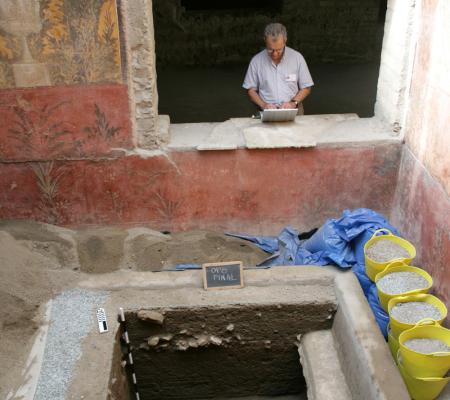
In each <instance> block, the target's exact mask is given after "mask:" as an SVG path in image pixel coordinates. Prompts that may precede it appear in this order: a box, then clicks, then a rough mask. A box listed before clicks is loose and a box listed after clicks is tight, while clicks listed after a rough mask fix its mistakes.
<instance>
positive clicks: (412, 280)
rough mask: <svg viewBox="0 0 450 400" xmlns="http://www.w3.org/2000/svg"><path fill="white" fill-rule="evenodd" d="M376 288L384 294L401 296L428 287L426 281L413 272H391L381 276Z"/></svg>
mask: <svg viewBox="0 0 450 400" xmlns="http://www.w3.org/2000/svg"><path fill="white" fill-rule="evenodd" d="M377 287H378V289H380V290H381V291H382V292H384V293H386V294H401V293H406V292H409V291H411V290H416V289H424V288H426V287H428V281H427V280H426V279H425V278H424V277H423V276H422V275H419V274H416V273H415V272H392V273H390V274H387V275H385V276H383V277H382V278H381V279H380V280H379V281H378V282H377Z"/></svg>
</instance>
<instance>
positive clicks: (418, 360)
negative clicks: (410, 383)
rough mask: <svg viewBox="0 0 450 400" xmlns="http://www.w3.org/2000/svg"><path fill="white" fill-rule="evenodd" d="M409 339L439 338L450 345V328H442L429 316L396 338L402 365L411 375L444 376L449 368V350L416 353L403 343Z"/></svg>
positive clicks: (425, 376) (424, 376)
mask: <svg viewBox="0 0 450 400" xmlns="http://www.w3.org/2000/svg"><path fill="white" fill-rule="evenodd" d="M410 339H439V340H442V341H443V342H444V343H447V345H448V346H450V330H449V329H446V328H443V327H442V326H440V325H439V323H438V322H437V321H434V320H432V319H431V318H425V319H423V320H421V321H419V322H418V323H417V325H416V326H415V327H414V328H412V329H408V330H407V331H403V332H402V333H401V334H400V336H399V338H398V343H399V346H400V354H401V356H402V360H403V366H404V368H405V370H406V371H407V372H408V373H409V374H410V375H411V376H420V377H421V378H428V377H434V378H442V377H443V376H445V375H446V374H447V372H448V370H449V369H450V351H445V352H436V353H430V354H423V353H418V352H416V351H414V350H411V349H409V348H407V347H406V346H405V345H404V343H405V342H406V341H408V340H410Z"/></svg>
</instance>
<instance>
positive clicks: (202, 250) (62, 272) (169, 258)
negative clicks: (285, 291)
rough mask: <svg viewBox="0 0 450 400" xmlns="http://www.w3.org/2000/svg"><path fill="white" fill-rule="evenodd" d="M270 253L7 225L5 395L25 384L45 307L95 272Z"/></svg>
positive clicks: (238, 243) (0, 252) (1, 247)
mask: <svg viewBox="0 0 450 400" xmlns="http://www.w3.org/2000/svg"><path fill="white" fill-rule="evenodd" d="M267 256H268V254H267V253H265V252H263V251H261V250H260V249H259V248H257V247H256V246H254V245H253V244H251V243H250V242H247V241H244V240H240V239H236V238H231V237H227V236H225V235H223V234H221V233H214V232H206V231H194V232H184V233H177V234H173V235H164V234H162V233H160V232H157V231H153V230H151V229H148V228H133V229H128V230H125V229H121V228H110V227H108V228H91V229H85V230H82V231H74V230H69V229H64V228H59V227H56V226H52V225H47V224H41V223H36V222H32V221H0V305H1V306H2V312H1V313H0V337H1V340H0V359H1V360H2V362H1V363H0V398H6V395H7V393H8V392H9V390H10V389H11V388H14V387H16V385H17V384H18V383H19V382H21V374H22V369H23V366H24V364H25V361H26V358H27V355H28V353H29V351H30V349H31V346H32V342H33V339H34V335H35V333H36V330H37V328H38V326H39V324H40V320H41V318H42V315H43V311H44V310H43V306H44V305H45V303H46V302H47V301H48V300H49V299H51V298H53V297H55V296H56V295H57V294H58V293H60V292H61V291H62V290H65V289H68V288H72V287H76V286H77V282H79V281H80V280H81V279H84V278H86V274H87V273H90V274H91V273H94V274H98V273H107V272H113V271H115V270H120V269H122V270H141V271H150V270H151V271H159V270H163V269H173V268H174V267H175V265H176V264H178V263H205V262H213V261H236V260H241V261H243V262H244V265H246V266H254V265H256V264H257V263H259V262H261V261H262V260H264V259H265V258H266V257H267Z"/></svg>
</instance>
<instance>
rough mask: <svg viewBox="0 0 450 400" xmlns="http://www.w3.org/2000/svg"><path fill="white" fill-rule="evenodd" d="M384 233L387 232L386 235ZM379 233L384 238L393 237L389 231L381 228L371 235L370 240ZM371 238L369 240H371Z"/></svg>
mask: <svg viewBox="0 0 450 400" xmlns="http://www.w3.org/2000/svg"><path fill="white" fill-rule="evenodd" d="M386 232H387V233H386ZM379 233H383V235H385V236H395V235H394V234H393V233H392V232H391V231H390V230H389V229H386V228H381V229H377V230H376V231H375V232H374V233H373V235H372V238H374V237H376V236H378V234H379ZM372 238H371V239H372Z"/></svg>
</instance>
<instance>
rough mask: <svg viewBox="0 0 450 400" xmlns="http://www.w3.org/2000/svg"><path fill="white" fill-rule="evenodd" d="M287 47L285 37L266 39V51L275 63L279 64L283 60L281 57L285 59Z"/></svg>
mask: <svg viewBox="0 0 450 400" xmlns="http://www.w3.org/2000/svg"><path fill="white" fill-rule="evenodd" d="M285 45H286V40H285V39H284V37H283V35H280V36H278V37H277V38H272V37H268V38H266V49H267V52H268V53H269V55H270V58H271V59H272V61H273V62H279V61H280V60H281V57H283V52H284V46H285Z"/></svg>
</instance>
